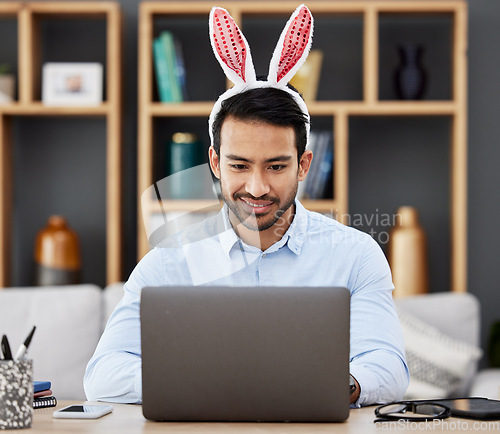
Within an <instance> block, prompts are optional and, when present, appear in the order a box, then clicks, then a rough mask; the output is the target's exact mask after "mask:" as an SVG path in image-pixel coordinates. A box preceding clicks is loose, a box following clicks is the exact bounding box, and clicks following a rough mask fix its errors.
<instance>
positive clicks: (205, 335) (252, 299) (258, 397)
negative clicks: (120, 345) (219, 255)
mask: <svg viewBox="0 0 500 434" xmlns="http://www.w3.org/2000/svg"><path fill="white" fill-rule="evenodd" d="M140 315H141V346H142V394H143V404H142V407H143V414H144V416H145V417H146V418H147V419H150V420H157V421H295V422H340V421H344V420H345V419H347V418H348V416H349V384H348V383H349V326H350V323H349V317H350V294H349V291H348V290H347V289H346V288H331V287H330V288H318V287H307V288H305V287H207V286H197V287H185V286H184V287H175V286H174V287H159V288H145V289H143V291H142V295H141V308H140Z"/></svg>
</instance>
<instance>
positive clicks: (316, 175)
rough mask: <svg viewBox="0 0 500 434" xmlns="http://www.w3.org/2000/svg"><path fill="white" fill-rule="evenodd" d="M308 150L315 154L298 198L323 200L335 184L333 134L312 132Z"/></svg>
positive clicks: (301, 184)
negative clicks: (333, 178)
mask: <svg viewBox="0 0 500 434" xmlns="http://www.w3.org/2000/svg"><path fill="white" fill-rule="evenodd" d="M308 149H310V150H311V151H312V152H313V160H312V163H311V168H310V169H309V173H308V174H307V177H306V179H305V180H304V181H302V182H301V183H299V188H298V191H297V198H298V199H299V200H300V199H323V198H325V197H326V195H327V192H328V191H329V190H331V189H330V188H329V186H330V184H332V182H333V180H332V176H333V134H332V132H331V131H311V134H310V137H309V146H308Z"/></svg>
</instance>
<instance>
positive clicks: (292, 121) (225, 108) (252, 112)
mask: <svg viewBox="0 0 500 434" xmlns="http://www.w3.org/2000/svg"><path fill="white" fill-rule="evenodd" d="M297 95H299V94H298V93H297ZM227 118H234V119H237V120H240V121H254V122H263V123H266V124H270V125H276V126H281V127H293V129H294V131H295V145H296V146H297V160H298V161H300V157H302V154H303V153H304V151H305V149H306V142H307V130H306V124H307V123H308V122H309V120H308V119H307V117H306V116H305V115H304V113H302V110H301V109H300V107H299V105H298V104H297V103H296V102H295V100H294V98H293V96H292V95H290V94H289V93H288V92H286V91H284V90H280V89H276V88H274V87H263V88H257V89H250V90H247V91H245V92H242V93H238V94H236V95H234V96H232V97H231V98H228V99H227V100H225V101H223V102H222V106H221V109H220V111H219V112H218V113H217V115H216V116H215V119H214V122H213V125H212V133H213V138H214V148H215V152H216V153H217V155H219V156H220V136H221V130H222V124H223V123H224V121H225V120H226V119H227Z"/></svg>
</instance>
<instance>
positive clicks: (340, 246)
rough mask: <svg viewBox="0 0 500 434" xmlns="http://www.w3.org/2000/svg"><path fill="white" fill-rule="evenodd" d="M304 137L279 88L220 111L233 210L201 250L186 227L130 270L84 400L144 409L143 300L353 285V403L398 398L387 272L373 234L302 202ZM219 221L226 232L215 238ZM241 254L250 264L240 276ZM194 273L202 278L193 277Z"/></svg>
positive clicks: (403, 374) (396, 333) (222, 172)
mask: <svg viewBox="0 0 500 434" xmlns="http://www.w3.org/2000/svg"><path fill="white" fill-rule="evenodd" d="M305 135H306V129H305V121H304V117H303V115H302V113H301V111H300V109H298V107H297V105H296V104H295V101H294V100H293V99H292V98H291V97H290V96H289V95H288V94H287V93H286V92H283V91H281V90H279V89H270V88H261V89H252V90H250V91H247V92H245V93H242V94H237V95H236V96H234V97H232V98H230V99H229V100H227V101H226V103H224V104H223V108H222V109H221V111H220V112H219V116H218V118H217V119H216V121H215V122H214V146H213V147H211V148H210V151H209V156H210V166H211V168H212V171H213V173H214V174H215V176H216V177H217V178H218V179H219V180H220V184H221V191H222V195H223V198H224V201H225V203H226V205H225V206H224V208H223V209H222V211H221V213H220V216H219V217H220V218H216V219H209V220H207V222H204V223H203V224H202V227H203V228H204V229H205V231H204V233H205V234H207V235H206V236H205V239H204V240H200V242H198V243H191V244H187V242H186V243H184V242H183V241H182V237H183V236H187V237H190V235H191V234H192V233H193V230H192V229H191V230H190V229H189V228H188V229H187V230H185V231H184V233H181V234H178V235H177V236H176V240H177V241H178V242H177V243H174V244H173V247H168V246H167V247H157V248H155V249H153V250H152V251H150V252H149V253H148V254H147V255H146V256H145V257H144V259H143V260H142V261H141V262H140V263H139V265H138V266H137V267H136V269H135V270H134V271H133V273H132V274H131V276H130V278H129V280H128V282H127V283H126V284H125V295H124V298H123V299H122V301H121V302H120V304H119V305H118V307H117V309H116V310H115V312H114V313H113V315H112V316H111V318H110V321H109V323H108V325H107V327H106V331H105V332H104V334H103V336H102V338H101V341H100V342H99V345H98V347H97V349H96V352H95V354H94V356H93V358H92V359H91V361H90V362H89V365H88V368H87V372H86V375H85V390H86V393H87V396H88V399H90V400H95V399H101V400H109V401H113V402H132V403H140V402H141V358H140V332H139V330H140V329H139V298H140V291H141V289H142V288H143V287H145V286H159V285H177V284H183V285H191V284H193V283H195V284H227V285H233V286H237V285H241V286H251V285H266V286H273V285H276V286H280V285H283V286H285V285H306V286H307V285H310V286H329V285H330V286H346V287H347V288H349V289H350V291H351V357H350V360H351V361H350V371H351V374H352V376H353V377H354V378H355V379H356V391H355V392H354V394H353V395H352V396H351V402H353V403H358V404H360V405H367V404H371V403H374V402H387V401H391V400H396V399H400V398H401V397H402V395H403V393H404V391H405V390H406V387H407V382H408V371H407V368H406V364H405V359H404V354H403V341H402V337H401V331H400V326H399V322H398V318H397V315H396V313H395V311H394V306H393V302H392V296H391V292H392V290H393V288H394V287H393V285H392V281H391V274H390V270H389V267H388V265H387V262H386V260H385V257H384V255H383V253H382V251H381V250H380V248H379V246H378V245H377V244H376V242H375V241H374V240H373V239H372V238H371V237H370V236H369V235H367V234H364V233H362V232H359V231H357V230H355V229H352V228H349V227H346V226H343V225H341V224H340V223H338V222H336V221H335V220H332V219H330V218H327V217H324V216H322V215H320V214H316V213H312V212H309V211H306V210H305V209H304V208H303V207H302V205H301V204H300V202H298V201H297V200H295V195H296V192H297V186H298V182H300V181H302V180H303V179H305V177H306V175H307V172H308V170H309V167H310V164H311V160H312V153H311V151H309V150H305V149H304V148H305ZM220 219H222V220H224V221H225V224H226V225H228V227H229V228H230V230H229V231H225V232H219V233H218V232H217V230H216V229H215V228H216V227H217V224H216V222H217V221H219V220H220ZM212 228H213V229H212ZM166 244H167V245H168V243H166ZM194 244H195V245H196V247H195V248H192V249H190V246H192V245H194ZM242 254H243V255H246V256H247V260H246V264H247V265H246V266H244V267H238V266H233V265H234V264H235V263H238V261H239V259H240V258H241V255H242ZM196 265H199V269H200V270H201V271H200V270H198V273H200V274H203V275H202V276H198V275H196V274H195V273H196V271H195V270H194V268H195V267H196ZM192 270H193V272H194V273H193V272H192ZM210 270H212V271H210ZM221 270H222V271H223V272H221ZM228 270H229V271H228ZM199 279H203V281H200V280H199Z"/></svg>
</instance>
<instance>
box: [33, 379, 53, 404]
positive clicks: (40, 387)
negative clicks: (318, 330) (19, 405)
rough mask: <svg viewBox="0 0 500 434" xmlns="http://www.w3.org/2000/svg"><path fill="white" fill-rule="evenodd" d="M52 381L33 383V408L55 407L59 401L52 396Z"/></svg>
mask: <svg viewBox="0 0 500 434" xmlns="http://www.w3.org/2000/svg"><path fill="white" fill-rule="evenodd" d="M51 386H52V384H51V383H50V381H33V408H46V407H55V406H56V405H57V399H56V397H55V396H54V395H52V390H51V389H50V388H51Z"/></svg>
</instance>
